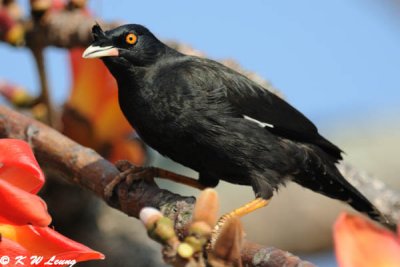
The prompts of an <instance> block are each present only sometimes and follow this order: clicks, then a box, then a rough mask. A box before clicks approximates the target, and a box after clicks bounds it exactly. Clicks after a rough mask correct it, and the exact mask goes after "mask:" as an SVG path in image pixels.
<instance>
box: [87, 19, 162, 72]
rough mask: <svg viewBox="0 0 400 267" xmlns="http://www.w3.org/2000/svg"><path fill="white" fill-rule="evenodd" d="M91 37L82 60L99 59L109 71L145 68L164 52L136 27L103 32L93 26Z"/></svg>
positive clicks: (154, 39) (158, 44)
mask: <svg viewBox="0 0 400 267" xmlns="http://www.w3.org/2000/svg"><path fill="white" fill-rule="evenodd" d="M92 34H93V38H94V41H93V43H92V44H91V46H89V47H88V48H87V49H86V50H85V51H84V52H83V55H82V57H84V58H101V59H102V60H103V61H104V62H105V63H106V65H107V66H108V67H109V69H110V68H118V67H129V66H132V65H133V66H146V65H148V64H152V63H154V62H155V61H156V60H157V59H158V58H159V57H160V56H162V54H163V53H165V48H166V46H165V45H164V44H163V43H162V42H160V41H159V40H158V39H157V38H156V37H155V36H154V35H153V34H152V33H151V32H150V31H149V30H148V29H147V28H145V27H144V26H141V25H138V24H128V25H123V26H120V27H117V28H115V29H113V30H110V31H103V30H102V29H101V27H100V26H99V25H98V24H96V25H94V26H93V28H92ZM110 70H111V69H110Z"/></svg>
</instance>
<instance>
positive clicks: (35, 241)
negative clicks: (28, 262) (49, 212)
mask: <svg viewBox="0 0 400 267" xmlns="http://www.w3.org/2000/svg"><path fill="white" fill-rule="evenodd" d="M0 233H2V235H3V237H6V238H8V239H11V240H14V241H15V242H17V243H18V244H20V245H21V246H22V247H23V248H25V249H26V250H27V251H29V253H30V254H31V255H38V256H43V257H44V258H45V260H46V261H47V260H48V259H50V258H51V257H53V256H55V257H56V259H58V260H62V259H64V260H76V261H77V262H80V261H87V260H95V259H104V255H103V254H101V253H100V252H97V251H94V250H92V249H90V248H88V247H86V246H84V245H82V244H80V243H78V242H75V241H73V240H71V239H69V238H67V237H65V236H63V235H61V234H60V233H57V232H56V231H54V230H53V229H51V228H49V227H35V226H31V225H25V226H11V225H0ZM39 266H41V265H39Z"/></svg>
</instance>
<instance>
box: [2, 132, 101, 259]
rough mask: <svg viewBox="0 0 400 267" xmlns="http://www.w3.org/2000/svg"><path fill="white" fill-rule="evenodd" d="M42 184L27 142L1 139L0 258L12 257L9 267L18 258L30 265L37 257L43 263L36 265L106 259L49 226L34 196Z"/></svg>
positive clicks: (43, 205)
mask: <svg viewBox="0 0 400 267" xmlns="http://www.w3.org/2000/svg"><path fill="white" fill-rule="evenodd" d="M43 183H44V175H43V172H42V171H41V169H40V167H39V165H38V163H37V161H36V159H35V157H34V155H33V153H32V151H31V149H30V147H29V145H28V143H26V142H24V141H21V140H15V139H0V234H1V239H0V255H1V256H6V257H9V259H10V262H9V263H8V264H7V266H17V265H18V264H17V257H22V258H21V259H23V263H24V264H25V265H27V266H31V264H30V263H31V260H32V259H33V258H31V257H35V256H38V257H39V258H37V259H38V260H40V262H36V263H37V264H34V265H35V266H45V265H46V264H45V263H46V262H49V261H51V263H52V264H53V265H58V266H69V265H71V264H74V263H76V262H79V261H85V260H92V259H103V258H104V255H103V254H101V253H99V252H97V251H93V250H91V249H90V248H88V247H86V246H84V245H82V244H79V243H77V242H75V241H73V240H71V239H69V238H67V237H64V236H63V235H61V234H59V233H57V232H56V231H54V230H53V229H51V228H49V227H47V225H49V223H50V222H51V217H50V215H49V214H48V213H47V206H46V203H45V202H44V201H43V200H42V199H41V198H40V197H38V196H36V195H35V194H36V193H37V192H38V191H39V190H40V188H41V187H42V186H43ZM55 261H58V263H59V264H57V263H56V262H55ZM64 263H65V264H64ZM18 266H20V264H19V265H18Z"/></svg>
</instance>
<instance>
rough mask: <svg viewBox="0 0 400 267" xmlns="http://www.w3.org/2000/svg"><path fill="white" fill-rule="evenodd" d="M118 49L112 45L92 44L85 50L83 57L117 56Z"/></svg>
mask: <svg viewBox="0 0 400 267" xmlns="http://www.w3.org/2000/svg"><path fill="white" fill-rule="evenodd" d="M118 55H119V53H118V49H117V48H116V47H114V46H112V45H110V46H94V45H91V46H89V47H88V48H86V50H85V51H84V52H83V54H82V57H83V58H100V57H117V56H118Z"/></svg>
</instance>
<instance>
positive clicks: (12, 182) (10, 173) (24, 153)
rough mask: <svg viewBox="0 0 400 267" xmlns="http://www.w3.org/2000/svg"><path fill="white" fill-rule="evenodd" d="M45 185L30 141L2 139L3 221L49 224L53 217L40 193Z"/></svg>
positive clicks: (0, 216)
mask: <svg viewBox="0 0 400 267" xmlns="http://www.w3.org/2000/svg"><path fill="white" fill-rule="evenodd" d="M43 184H44V174H43V172H42V170H41V169H40V167H39V165H38V163H37V161H36V159H35V157H34V155H33V153H32V150H31V148H30V147H29V145H28V143H26V142H24V141H21V140H16V139H0V223H7V224H15V225H25V224H28V223H29V224H33V225H37V226H47V225H49V224H50V222H51V217H50V215H49V214H48V213H47V206H46V203H45V202H44V201H43V200H42V199H41V198H40V197H38V196H36V195H34V194H36V193H37V192H38V191H39V190H40V188H42V186H43Z"/></svg>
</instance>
